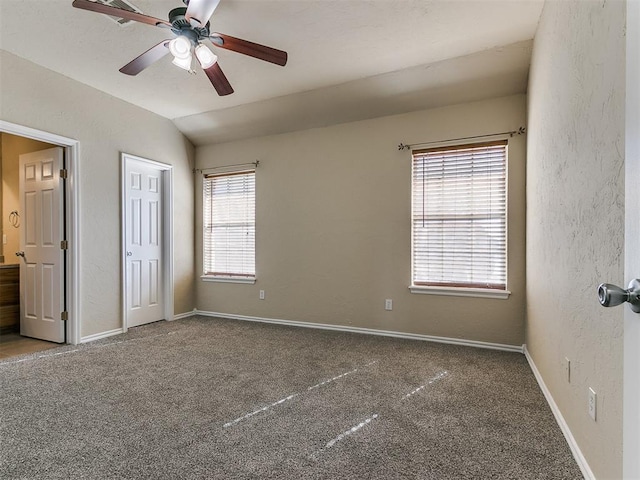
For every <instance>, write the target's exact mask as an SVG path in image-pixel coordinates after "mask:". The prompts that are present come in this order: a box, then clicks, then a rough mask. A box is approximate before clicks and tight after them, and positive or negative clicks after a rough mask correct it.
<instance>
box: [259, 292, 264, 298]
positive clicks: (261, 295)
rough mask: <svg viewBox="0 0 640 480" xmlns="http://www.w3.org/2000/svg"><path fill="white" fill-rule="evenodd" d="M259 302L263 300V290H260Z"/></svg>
mask: <svg viewBox="0 0 640 480" xmlns="http://www.w3.org/2000/svg"><path fill="white" fill-rule="evenodd" d="M260 300H264V290H260Z"/></svg>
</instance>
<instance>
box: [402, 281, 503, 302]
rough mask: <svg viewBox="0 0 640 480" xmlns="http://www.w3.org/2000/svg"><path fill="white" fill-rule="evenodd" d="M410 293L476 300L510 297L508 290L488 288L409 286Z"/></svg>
mask: <svg viewBox="0 0 640 480" xmlns="http://www.w3.org/2000/svg"><path fill="white" fill-rule="evenodd" d="M409 290H410V291H411V293H419V294H423V295H450V296H453V297H477V298H495V299H499V300H506V299H508V298H509V295H511V292H510V291H509V290H492V289H490V288H463V287H426V286H417V285H410V286H409Z"/></svg>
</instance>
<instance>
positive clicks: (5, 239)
mask: <svg viewBox="0 0 640 480" xmlns="http://www.w3.org/2000/svg"><path fill="white" fill-rule="evenodd" d="M2 243H4V244H5V245H6V244H7V234H6V233H3V234H2Z"/></svg>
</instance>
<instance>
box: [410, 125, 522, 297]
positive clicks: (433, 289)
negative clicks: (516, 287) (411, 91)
mask: <svg viewBox="0 0 640 480" xmlns="http://www.w3.org/2000/svg"><path fill="white" fill-rule="evenodd" d="M474 140H475V141H473V142H464V143H460V142H442V143H434V144H433V145H431V146H430V147H429V148H426V149H422V148H420V149H415V150H412V151H411V199H410V202H411V219H410V224H411V245H410V246H411V283H410V285H409V290H410V292H411V293H415V294H426V295H449V296H459V297H480V298H493V299H503V300H504V299H508V298H509V296H510V295H511V292H510V291H509V289H508V285H509V283H508V282H509V275H508V269H509V249H508V243H509V222H508V216H509V136H508V135H504V136H502V135H501V136H492V137H490V138H478V139H474ZM496 144H504V147H505V163H504V175H505V184H504V194H505V205H504V241H505V245H504V261H505V270H504V274H505V284H504V288H501V287H479V286H477V285H456V284H455V283H454V282H452V283H451V284H448V283H445V284H440V285H438V284H437V283H439V282H432V283H431V284H423V283H416V281H415V275H416V272H415V265H416V264H415V253H416V248H415V241H416V239H415V228H414V218H415V215H414V214H415V203H414V178H413V177H414V161H415V160H414V159H415V156H416V155H420V154H421V153H426V152H437V151H446V150H452V149H464V148H469V147H475V146H482V145H486V146H490V145H496ZM443 283H444V282H443Z"/></svg>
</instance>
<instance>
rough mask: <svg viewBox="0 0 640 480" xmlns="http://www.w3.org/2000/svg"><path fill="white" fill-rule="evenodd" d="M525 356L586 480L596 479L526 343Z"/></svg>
mask: <svg viewBox="0 0 640 480" xmlns="http://www.w3.org/2000/svg"><path fill="white" fill-rule="evenodd" d="M524 356H525V357H526V358H527V362H529V366H530V367H531V370H532V371H533V375H534V376H535V377H536V380H537V381H538V385H540V389H541V390H542V393H543V394H544V397H545V398H546V399H547V403H548V404H549V407H551V411H552V412H553V416H554V417H555V418H556V422H558V426H559V427H560V430H562V433H563V434H564V438H565V439H566V440H567V443H568V444H569V448H570V449H571V453H572V454H573V458H575V460H576V463H577V464H578V467H580V470H581V471H582V475H584V478H585V479H586V480H596V477H595V475H594V474H593V472H592V471H591V468H590V467H589V464H588V463H587V459H586V458H584V455H583V454H582V450H580V447H579V446H578V442H576V439H575V438H574V437H573V434H572V433H571V430H570V429H569V425H567V422H566V421H565V419H564V417H563V416H562V413H561V412H560V409H559V408H558V405H557V404H556V402H555V400H554V399H553V396H552V395H551V392H550V391H549V389H548V388H547V385H546V384H545V383H544V380H543V378H542V375H541V374H540V371H539V370H538V367H536V364H535V363H534V361H533V358H532V357H531V355H530V354H529V351H528V350H527V345H526V344H525V345H524Z"/></svg>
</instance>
